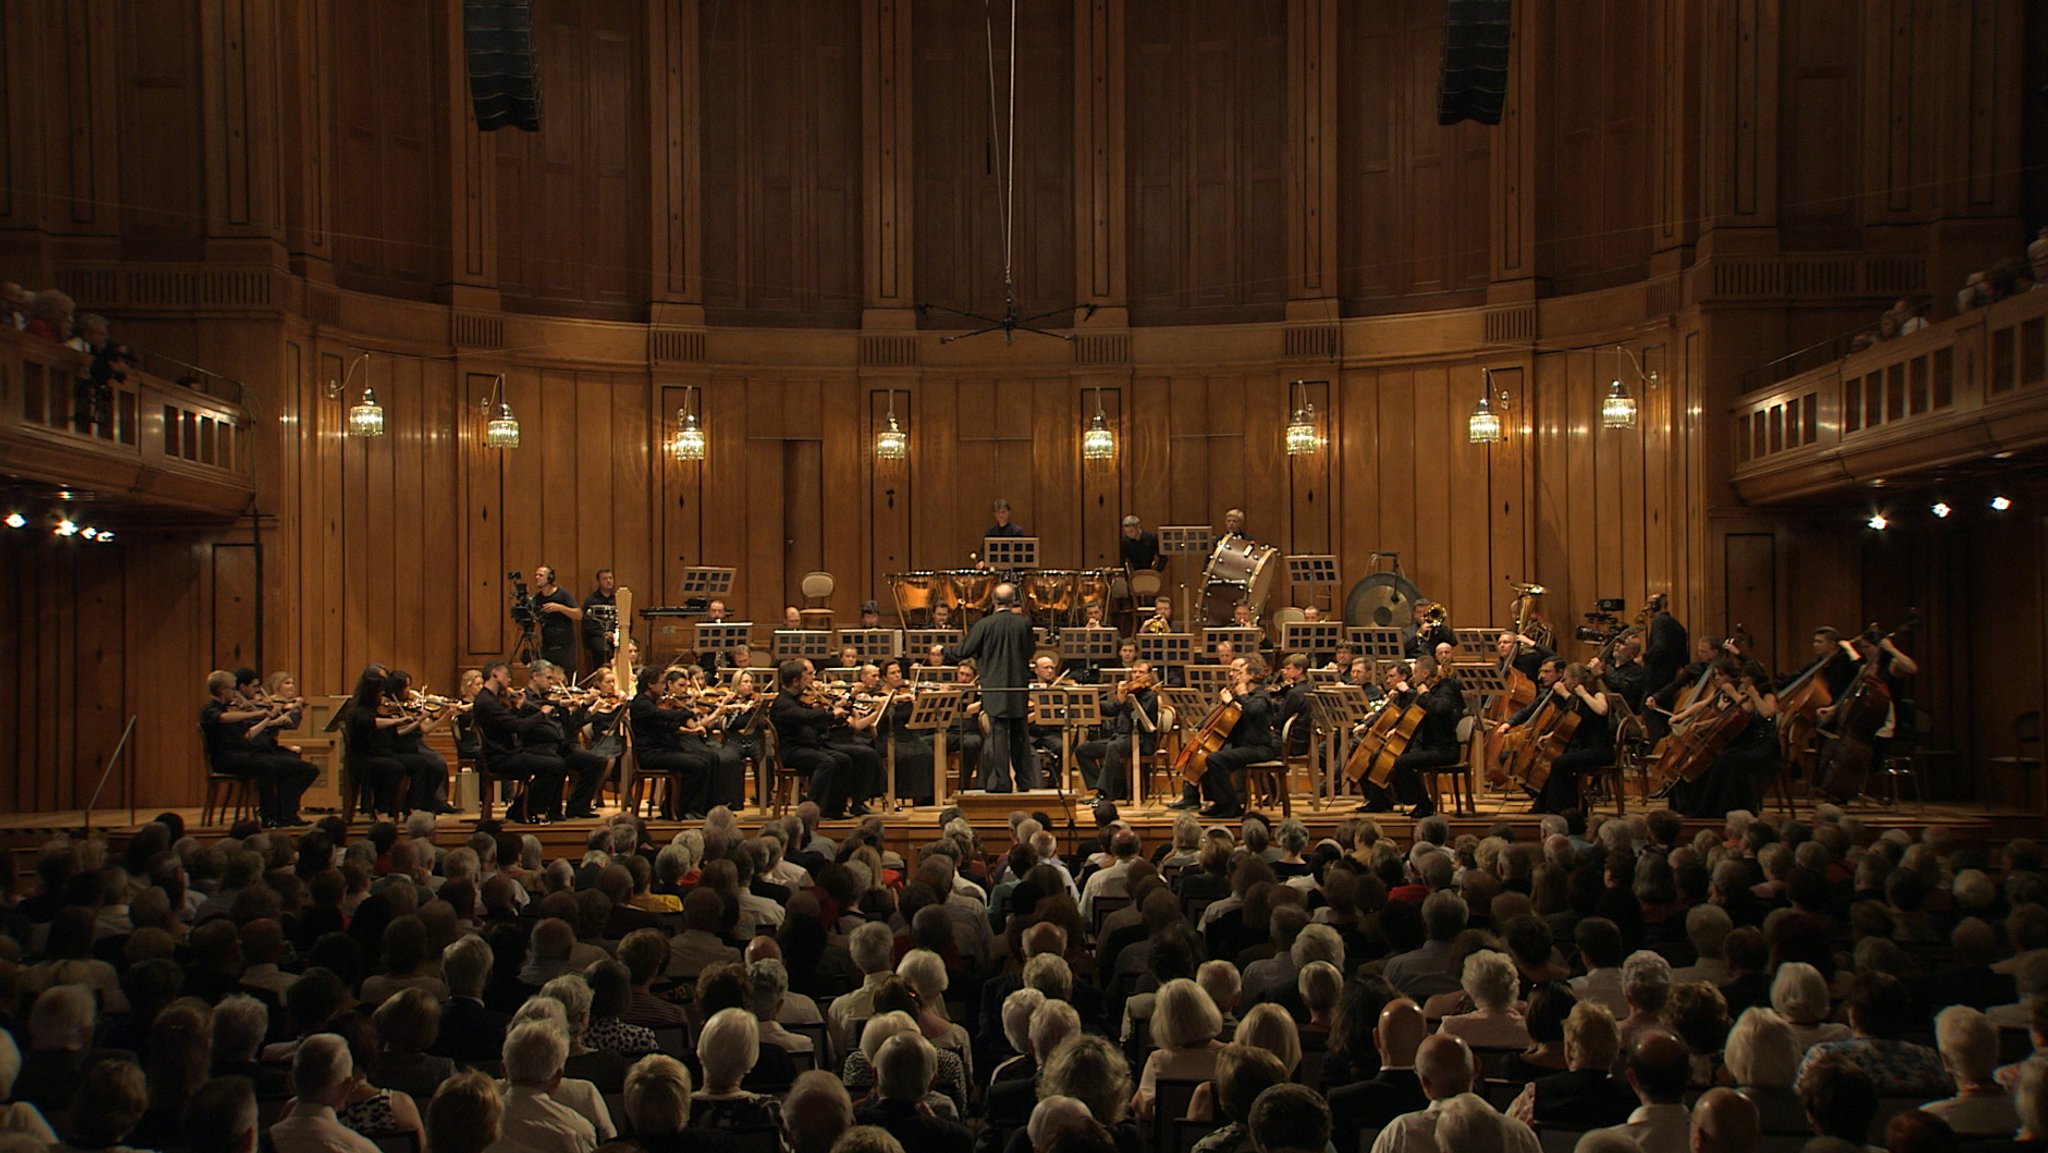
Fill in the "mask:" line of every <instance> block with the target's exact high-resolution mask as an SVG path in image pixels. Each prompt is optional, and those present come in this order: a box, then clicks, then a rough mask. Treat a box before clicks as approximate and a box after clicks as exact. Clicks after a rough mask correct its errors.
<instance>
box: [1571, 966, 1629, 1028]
mask: <svg viewBox="0 0 2048 1153" xmlns="http://www.w3.org/2000/svg"><path fill="white" fill-rule="evenodd" d="M1572 992H1574V993H1577V994H1578V995H1579V999H1580V1000H1581V1001H1583V1000H1585V999H1587V998H1588V997H1590V998H1592V999H1593V1000H1595V1001H1598V1002H1600V1003H1601V1004H1602V1005H1605V1006H1607V1008H1608V1009H1609V1010H1610V1011H1612V1012H1613V1014H1614V1019H1615V1020H1617V1021H1620V1020H1624V1019H1626V1018H1627V1017H1628V1015H1629V1014H1630V1013H1632V1012H1634V1010H1632V1009H1630V1008H1629V1006H1628V998H1626V997H1624V996H1622V995H1621V968H1620V966H1616V967H1614V968H1611V969H1594V970H1591V971H1590V972H1588V973H1587V974H1586V975H1585V976H1583V977H1573V978H1572Z"/></svg>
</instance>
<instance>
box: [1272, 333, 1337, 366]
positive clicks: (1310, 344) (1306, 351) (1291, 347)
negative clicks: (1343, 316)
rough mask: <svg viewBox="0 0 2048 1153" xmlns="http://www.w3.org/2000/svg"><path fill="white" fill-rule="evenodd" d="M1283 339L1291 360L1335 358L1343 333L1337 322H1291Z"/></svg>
mask: <svg viewBox="0 0 2048 1153" xmlns="http://www.w3.org/2000/svg"><path fill="white" fill-rule="evenodd" d="M1283 340H1284V342H1285V347H1286V356H1287V359H1289V360H1335V359H1337V349H1338V347H1339V346H1340V345H1341V343H1342V341H1343V333H1342V331H1341V330H1340V329H1339V327H1338V326H1337V325H1335V324H1290V325H1288V326H1287V331H1286V333H1285V335H1284V337H1283Z"/></svg>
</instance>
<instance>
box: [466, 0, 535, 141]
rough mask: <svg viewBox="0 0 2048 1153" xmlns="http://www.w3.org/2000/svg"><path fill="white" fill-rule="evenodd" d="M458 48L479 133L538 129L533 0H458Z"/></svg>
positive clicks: (532, 130) (533, 130)
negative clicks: (465, 59) (464, 61)
mask: <svg viewBox="0 0 2048 1153" xmlns="http://www.w3.org/2000/svg"><path fill="white" fill-rule="evenodd" d="M462 47H463V52H464V55H465V56H467V57H468V61H469V99H470V104H471V105H472V106H473V107H474V108H475V109H476V126H477V129H478V130H479V131H482V132H494V131H496V130H497V129H500V128H507V127H511V128H522V129H525V130H526V131H528V132H538V131H540V64H539V61H538V60H537V59H536V58H535V56H534V51H533V0H463V4H462Z"/></svg>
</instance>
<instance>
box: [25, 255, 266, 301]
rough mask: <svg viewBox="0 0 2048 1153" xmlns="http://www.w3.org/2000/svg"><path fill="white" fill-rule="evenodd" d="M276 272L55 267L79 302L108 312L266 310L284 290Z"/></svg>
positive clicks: (188, 266)
mask: <svg viewBox="0 0 2048 1153" xmlns="http://www.w3.org/2000/svg"><path fill="white" fill-rule="evenodd" d="M280 275H282V274H280V273H278V272H277V271H276V270H275V269H272V268H270V267H268V266H264V267H242V268H237V267H233V266H222V265H219V264H169V265H166V264H151V265H144V266H139V267H137V266H130V265H102V264H69V265H64V266H61V267H60V268H59V270H58V277H59V279H61V280H62V281H63V283H64V284H65V285H66V287H67V290H68V291H69V292H70V293H71V295H72V297H73V298H74V299H76V300H78V301H79V302H80V303H81V307H82V308H83V307H90V308H93V309H99V310H102V311H109V312H111V311H117V310H118V311H122V312H180V313H182V312H195V311H204V312H250V311H256V312H263V313H271V312H274V311H277V310H280V309H281V308H282V302H283V301H284V300H285V299H286V297H287V295H288V294H287V293H286V292H285V291H284V287H283V285H281V284H280V283H279V280H278V277H279V276H280ZM85 302H90V304H89V305H87V304H86V303H85Z"/></svg>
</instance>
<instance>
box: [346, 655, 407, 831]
mask: <svg viewBox="0 0 2048 1153" xmlns="http://www.w3.org/2000/svg"><path fill="white" fill-rule="evenodd" d="M389 675H390V674H389V670H387V669H385V668H384V666H382V665H372V666H370V667H369V668H366V669H364V670H363V675H362V676H360V677H358V678H357V679H356V687H355V691H354V692H353V693H351V694H350V696H349V703H348V716H347V718H346V720H344V722H343V730H344V732H345V733H346V735H347V737H348V751H347V760H348V763H349V764H350V765H351V766H352V767H353V768H354V770H355V787H356V788H358V789H360V790H362V791H363V792H364V793H365V794H367V796H368V797H369V804H368V805H366V806H365V815H366V816H368V817H369V819H370V820H372V821H375V820H376V819H377V818H378V817H379V816H388V817H397V816H398V815H399V813H400V808H399V795H400V788H399V783H400V782H401V781H403V780H404V779H405V775H406V765H405V762H403V761H401V760H399V759H398V736H397V730H398V727H399V726H400V725H404V724H406V723H407V722H408V720H409V719H410V718H408V717H407V716H406V714H405V713H404V711H403V710H401V709H400V708H399V707H398V703H397V702H396V701H393V700H390V699H388V698H387V697H386V696H385V692H384V684H385V679H386V677H388V676H389Z"/></svg>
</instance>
